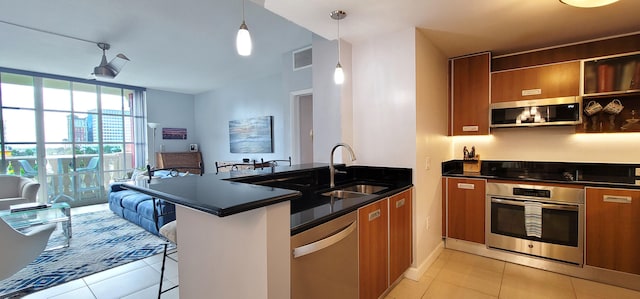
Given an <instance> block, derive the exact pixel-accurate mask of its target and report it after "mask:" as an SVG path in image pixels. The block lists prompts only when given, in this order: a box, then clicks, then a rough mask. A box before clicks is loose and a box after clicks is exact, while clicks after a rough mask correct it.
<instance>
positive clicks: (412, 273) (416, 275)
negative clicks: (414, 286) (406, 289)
mask: <svg viewBox="0 0 640 299" xmlns="http://www.w3.org/2000/svg"><path fill="white" fill-rule="evenodd" d="M443 250H444V242H442V241H441V242H440V243H439V244H438V246H436V248H435V249H434V250H433V251H431V253H430V254H429V256H428V257H427V258H426V259H425V260H424V261H423V262H422V263H420V265H418V266H417V267H413V266H412V267H409V269H407V271H405V272H404V277H406V278H409V279H411V280H414V281H418V280H420V277H422V275H424V273H425V272H427V269H429V267H431V265H432V264H433V263H434V262H435V261H436V259H438V256H440V253H442V251H443Z"/></svg>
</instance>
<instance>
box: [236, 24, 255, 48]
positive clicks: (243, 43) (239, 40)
mask: <svg viewBox="0 0 640 299" xmlns="http://www.w3.org/2000/svg"><path fill="white" fill-rule="evenodd" d="M251 48H252V45H251V35H250V34H249V28H247V24H245V23H244V21H242V24H241V25H240V29H239V30H238V35H237V36H236V49H237V50H238V55H240V56H249V55H251Z"/></svg>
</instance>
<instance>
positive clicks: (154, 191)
mask: <svg viewBox="0 0 640 299" xmlns="http://www.w3.org/2000/svg"><path fill="white" fill-rule="evenodd" d="M123 186H124V187H125V188H127V189H131V190H135V191H138V192H141V193H145V194H148V195H151V196H154V197H157V198H160V199H163V200H166V201H169V202H172V203H174V204H179V205H183V206H186V207H190V208H193V209H196V210H200V211H203V212H206V213H210V214H213V215H216V216H220V217H224V216H229V215H233V214H236V213H241V212H245V211H249V210H253V209H256V208H260V207H265V206H268V205H272V204H275V203H279V202H282V201H285V200H291V199H294V198H297V197H300V196H301V193H300V192H299V191H293V190H286V189H280V188H273V187H267V186H257V185H250V184H243V183H236V182H230V181H224V180H220V177H219V176H216V175H215V174H205V175H202V176H198V175H190V176H183V177H175V178H168V179H154V180H151V182H149V181H148V180H145V179H142V180H137V181H135V182H128V183H125V184H124V185H123Z"/></svg>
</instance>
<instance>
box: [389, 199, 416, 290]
mask: <svg viewBox="0 0 640 299" xmlns="http://www.w3.org/2000/svg"><path fill="white" fill-rule="evenodd" d="M411 190H412V189H409V190H406V191H404V192H401V193H398V194H396V195H394V196H391V197H390V198H389V283H393V282H394V281H396V280H397V279H398V277H400V275H402V274H403V273H404V271H406V270H407V269H408V268H409V266H411V262H412V261H413V259H412V255H411V254H412V252H413V251H412V248H411V247H412V246H411V245H412V235H413V234H412V221H411V206H412V203H411V198H412V196H411Z"/></svg>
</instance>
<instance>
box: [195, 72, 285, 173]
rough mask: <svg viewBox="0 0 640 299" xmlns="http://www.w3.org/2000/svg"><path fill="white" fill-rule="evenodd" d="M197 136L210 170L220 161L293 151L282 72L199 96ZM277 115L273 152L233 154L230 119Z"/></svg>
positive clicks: (279, 156)
mask: <svg viewBox="0 0 640 299" xmlns="http://www.w3.org/2000/svg"><path fill="white" fill-rule="evenodd" d="M194 111H195V113H194V116H195V120H196V125H197V127H198V132H197V136H196V138H197V139H198V140H200V151H201V152H202V157H203V160H204V162H205V169H209V170H207V172H212V171H215V162H216V161H242V159H243V158H249V159H252V160H253V159H256V160H258V161H259V160H260V159H261V158H262V159H264V160H272V159H286V158H288V157H289V155H290V154H291V153H290V150H291V148H290V139H291V137H290V132H289V96H288V93H287V92H285V91H284V89H283V83H282V77H281V75H280V74H276V75H271V76H268V77H265V78H259V79H254V80H246V81H238V82H236V83H235V84H233V85H229V86H226V87H223V88H219V89H216V90H213V91H209V92H206V93H202V94H199V95H196V96H195V110H194ZM260 116H273V144H274V146H273V147H274V148H273V150H274V152H273V153H256V154H232V153H231V151H230V148H229V121H231V120H241V119H246V118H252V117H260Z"/></svg>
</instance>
